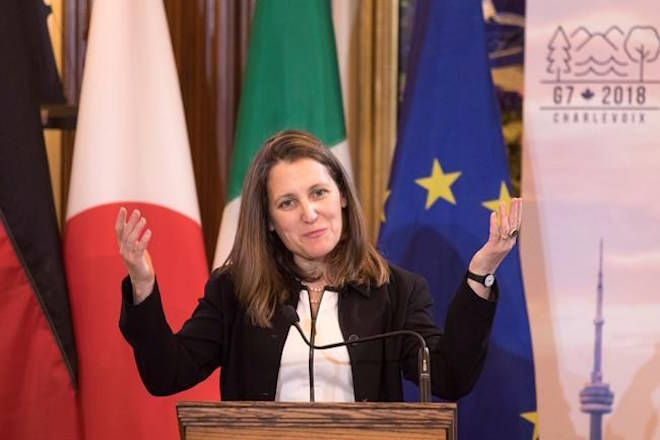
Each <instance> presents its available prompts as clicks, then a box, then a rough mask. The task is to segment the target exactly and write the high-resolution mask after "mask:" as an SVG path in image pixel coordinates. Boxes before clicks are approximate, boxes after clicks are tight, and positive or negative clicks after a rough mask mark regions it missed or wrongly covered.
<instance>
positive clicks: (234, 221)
mask: <svg viewBox="0 0 660 440" xmlns="http://www.w3.org/2000/svg"><path fill="white" fill-rule="evenodd" d="M240 210H241V197H240V196H238V197H236V198H235V199H234V200H232V201H231V202H229V203H228V204H227V205H226V206H225V209H224V210H223V211H222V223H221V224H220V233H219V234H218V243H217V245H216V248H215V258H214V260H213V268H214V269H215V268H217V267H220V266H222V264H223V263H224V262H225V260H226V259H227V257H228V256H229V252H230V251H231V248H232V246H233V245H234V237H236V230H237V229H238V214H239V212H240Z"/></svg>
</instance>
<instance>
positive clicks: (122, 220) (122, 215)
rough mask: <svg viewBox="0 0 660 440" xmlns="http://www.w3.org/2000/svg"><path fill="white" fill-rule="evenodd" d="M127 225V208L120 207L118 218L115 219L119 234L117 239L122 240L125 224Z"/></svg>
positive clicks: (116, 231)
mask: <svg viewBox="0 0 660 440" xmlns="http://www.w3.org/2000/svg"><path fill="white" fill-rule="evenodd" d="M125 225H126V208H124V207H123V206H122V207H121V208H119V212H118V213H117V220H115V235H116V236H117V241H118V242H119V241H121V236H122V233H123V232H124V226H125Z"/></svg>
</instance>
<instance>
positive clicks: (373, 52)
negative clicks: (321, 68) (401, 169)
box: [357, 0, 399, 240]
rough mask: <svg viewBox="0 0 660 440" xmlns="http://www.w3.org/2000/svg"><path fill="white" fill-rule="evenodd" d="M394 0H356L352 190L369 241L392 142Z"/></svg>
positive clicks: (375, 231)
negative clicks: (357, 32)
mask: <svg viewBox="0 0 660 440" xmlns="http://www.w3.org/2000/svg"><path fill="white" fill-rule="evenodd" d="M398 26H399V2H398V0H382V1H381V0H363V1H362V2H361V4H360V48H359V50H360V67H359V69H360V73H359V76H360V84H366V85H367V86H366V87H362V88H361V90H360V96H359V113H360V126H359V130H358V131H359V135H358V137H359V152H358V167H357V168H358V182H359V183H358V191H359V192H360V198H361V200H362V205H363V208H364V211H365V216H366V220H367V227H368V230H369V233H370V236H371V237H372V238H373V240H376V239H377V237H378V230H379V228H380V222H381V215H382V213H383V207H384V202H385V195H386V190H387V184H388V180H389V173H390V165H391V161H392V154H393V152H394V146H395V143H396V125H397V105H398V102H397V85H398V64H397V60H398V37H399V33H398Z"/></svg>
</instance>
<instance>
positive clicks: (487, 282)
mask: <svg viewBox="0 0 660 440" xmlns="http://www.w3.org/2000/svg"><path fill="white" fill-rule="evenodd" d="M493 284H495V275H493V274H492V273H489V274H488V275H486V278H484V286H486V287H490V286H492V285H493Z"/></svg>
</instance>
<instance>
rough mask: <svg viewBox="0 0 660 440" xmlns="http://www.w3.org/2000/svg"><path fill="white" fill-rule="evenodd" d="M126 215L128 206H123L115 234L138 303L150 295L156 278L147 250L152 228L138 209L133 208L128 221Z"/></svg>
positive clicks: (135, 300)
mask: <svg viewBox="0 0 660 440" xmlns="http://www.w3.org/2000/svg"><path fill="white" fill-rule="evenodd" d="M126 216H127V211H126V208H124V207H123V206H122V207H121V208H119V214H117V221H116V222H115V234H116V235H117V245H118V246H119V255H121V258H122V260H123V261H124V266H126V270H127V271H128V275H129V276H130V277H131V283H132V284H133V303H134V304H138V303H140V302H142V301H144V299H145V298H146V297H147V296H149V294H150V293H151V291H152V290H153V288H154V282H155V279H156V277H155V274H154V268H153V265H152V264H151V257H150V256H149V252H148V251H147V246H148V245H149V240H150V239H151V230H150V229H146V230H145V226H146V225H147V220H146V219H145V218H144V217H142V214H140V211H138V210H137V209H135V210H133V212H132V213H131V216H130V217H129V218H128V221H127V220H126Z"/></svg>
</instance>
